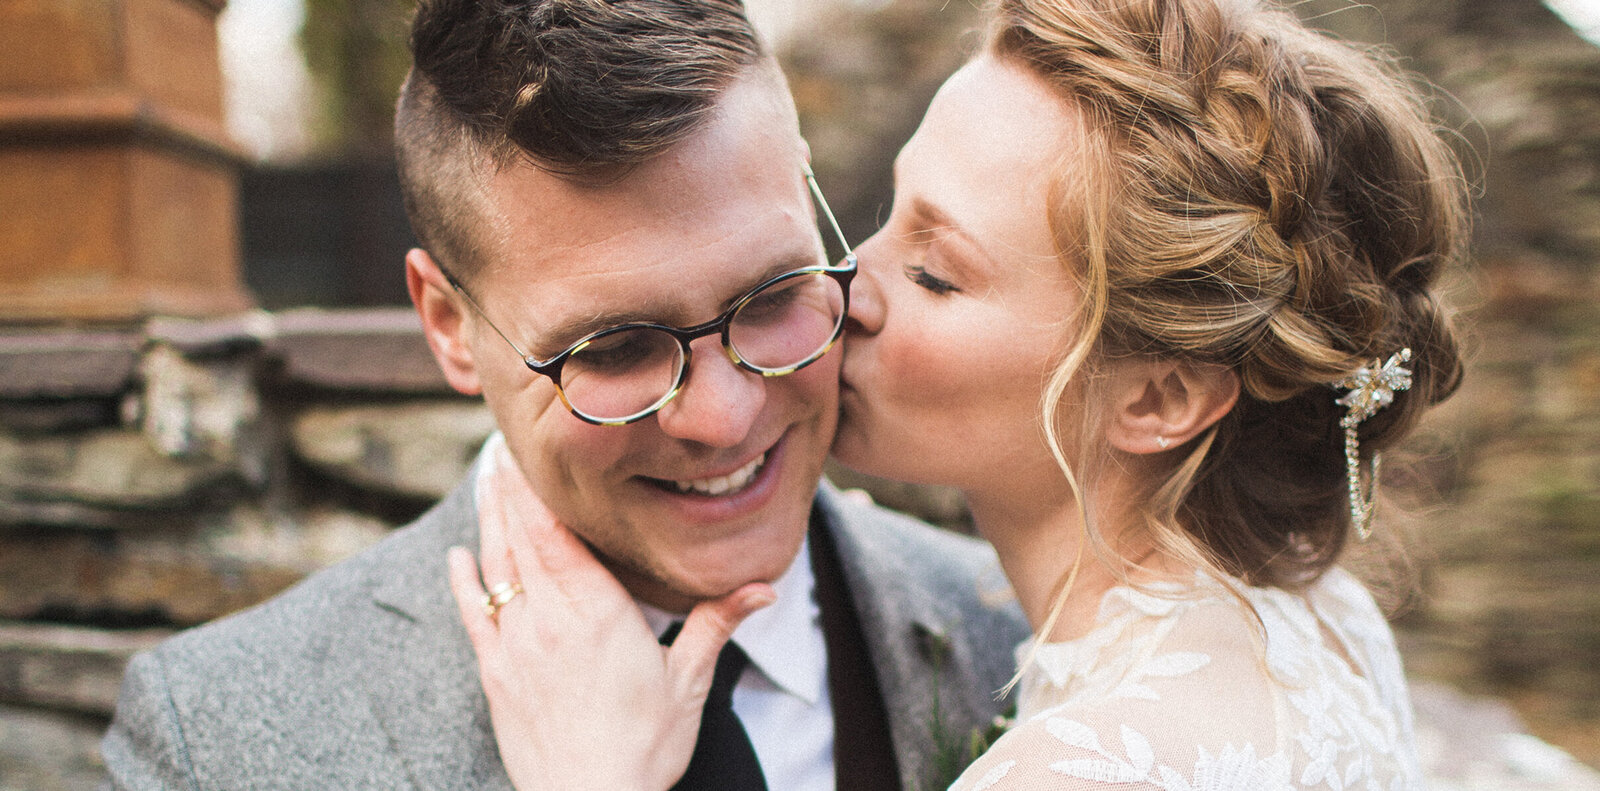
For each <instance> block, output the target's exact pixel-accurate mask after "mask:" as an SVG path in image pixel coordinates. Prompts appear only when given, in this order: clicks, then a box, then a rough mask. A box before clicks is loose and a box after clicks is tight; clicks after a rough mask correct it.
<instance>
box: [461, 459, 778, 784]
mask: <svg viewBox="0 0 1600 791" xmlns="http://www.w3.org/2000/svg"><path fill="white" fill-rule="evenodd" d="M497 445H498V447H496V448H494V449H492V450H491V452H490V453H488V454H486V457H485V460H486V462H488V463H489V464H490V469H489V470H486V471H485V473H484V474H483V475H481V476H480V477H479V484H478V493H477V494H478V523H479V529H480V532H481V541H482V546H481V557H482V564H483V565H482V572H483V573H482V580H483V582H487V583H488V584H489V585H490V586H496V585H498V584H500V583H508V584H511V585H520V586H521V592H520V593H518V594H517V595H514V596H512V597H511V598H510V600H509V601H505V602H504V604H502V605H500V606H499V607H498V608H495V610H494V611H493V612H491V611H490V608H488V607H486V606H485V601H486V599H485V597H486V595H487V593H486V592H485V590H484V584H483V582H480V581H479V574H478V572H479V568H478V564H477V563H475V562H474V561H473V558H472V554H471V553H470V552H468V551H467V550H466V549H463V548H461V547H455V548H453V549H451V550H450V556H449V561H450V585H451V590H452V592H453V593H454V595H455V599H456V604H457V606H458V607H459V608H460V610H461V620H462V622H463V623H464V624H465V625H466V629H467V636H468V637H469V638H470V639H471V640H472V647H473V649H474V650H475V651H476V653H477V656H478V671H479V675H480V676H481V678H482V680H483V691H484V694H485V695H486V696H487V697H488V700H489V717H490V720H491V721H492V723H493V724H494V732H495V740H496V741H497V742H498V744H499V747H500V756H501V759H502V760H503V761H504V762H505V766H506V771H507V773H508V774H510V776H511V781H512V784H513V785H515V786H516V787H517V788H519V789H522V791H532V790H533V789H547V788H560V789H606V791H615V790H616V789H637V790H638V791H650V790H653V789H665V788H668V787H670V786H671V785H672V784H673V783H674V782H676V781H677V779H678V778H679V777H680V776H682V775H683V771H684V769H685V768H686V767H687V766H688V765H689V756H690V754H691V753H692V752H693V751H694V742H695V736H696V734H697V732H698V730H699V723H700V710H701V707H702V706H703V705H704V701H705V696H706V693H707V692H708V691H709V690H710V688H711V677H712V674H713V671H714V670H715V669H716V661H717V654H718V652H719V651H721V649H722V646H723V644H724V643H726V642H727V640H728V638H729V636H731V635H732V634H733V630H734V628H735V627H737V626H738V625H739V623H740V622H741V621H743V620H744V618H745V617H746V616H748V615H749V614H750V613H752V612H754V611H756V610H758V609H760V608H762V607H764V606H766V605H768V604H770V603H771V602H772V601H773V598H774V594H773V592H772V589H771V587H769V586H767V585H765V584H762V583H751V584H748V585H745V586H743V587H741V588H739V589H738V590H735V591H734V592H733V593H730V594H728V595H727V596H724V597H722V598H720V599H715V600H712V601H706V602H701V603H700V604H699V605H697V606H696V607H695V608H694V610H693V611H691V612H690V613H689V616H688V618H687V619H686V620H685V622H684V625H683V629H682V631H681V632H680V633H679V635H678V637H677V639H676V640H675V641H674V642H673V644H672V647H671V648H670V649H669V648H665V647H663V646H661V645H660V644H659V643H658V642H657V641H656V638H655V635H654V634H652V633H651V631H650V628H649V626H648V625H646V623H645V620H644V615H643V614H642V613H641V612H640V611H639V608H638V606H637V605H636V604H635V603H634V601H633V599H632V598H631V597H630V596H629V595H628V593H627V591H626V590H624V589H623V588H622V585H621V584H619V583H618V582H617V580H616V578H615V577H613V576H612V575H611V573H610V572H608V571H607V570H606V569H605V567H603V566H601V565H600V563H599V561H597V560H596V559H595V557H594V555H593V553H591V552H590V551H589V549H588V547H586V546H585V545H584V544H583V543H582V542H581V541H579V540H578V538H577V537H576V536H575V535H573V534H572V532H571V531H569V530H568V529H567V528H566V527H565V526H563V525H561V524H558V523H557V522H556V520H555V517H553V516H552V515H551V514H550V512H549V511H548V510H546V508H545V507H544V503H542V502H541V501H540V500H539V498H538V496H537V495H535V494H534V492H533V490H532V489H531V488H530V487H529V486H528V483H527V480H526V478H524V477H523V475H522V471H521V470H520V469H519V468H518V467H517V464H516V462H515V461H514V460H513V459H512V457H511V455H510V453H509V451H507V450H506V447H505V445H504V443H503V442H498V443H497ZM501 598H502V599H504V596H502V597H501Z"/></svg>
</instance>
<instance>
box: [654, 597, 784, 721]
mask: <svg viewBox="0 0 1600 791" xmlns="http://www.w3.org/2000/svg"><path fill="white" fill-rule="evenodd" d="M777 598H778V595H777V593H775V592H774V591H773V590H772V586H771V585H768V584H766V583H764V582H752V583H749V584H746V585H743V586H741V587H740V588H739V589H737V590H735V591H734V592H733V593H730V594H728V595H726V596H723V597H722V598H720V599H711V600H708V601H703V602H700V603H699V604H696V605H695V606H694V609H693V610H690V611H689V617H687V618H685V619H684V621H683V630H682V631H680V632H679V633H678V637H677V639H676V640H674V641H673V642H672V647H671V648H670V649H668V651H667V674H668V675H669V676H670V677H672V680H673V683H674V685H675V686H676V687H677V688H678V689H679V690H680V692H681V693H682V694H683V695H684V696H685V698H688V699H693V701H694V702H695V704H696V708H698V706H699V704H700V702H701V701H703V700H704V698H705V696H706V693H707V692H708V691H710V689H711V677H712V675H713V674H714V673H715V672H716V669H717V655H718V654H720V653H721V652H722V646H723V645H724V644H725V643H727V642H728V639H729V638H731V637H733V631H734V630H735V629H737V628H739V624H741V623H743V622H744V619H745V618H748V617H750V614H751V613H753V612H755V611H756V610H759V609H761V608H762V607H765V606H767V605H769V604H771V603H773V602H774V601H777Z"/></svg>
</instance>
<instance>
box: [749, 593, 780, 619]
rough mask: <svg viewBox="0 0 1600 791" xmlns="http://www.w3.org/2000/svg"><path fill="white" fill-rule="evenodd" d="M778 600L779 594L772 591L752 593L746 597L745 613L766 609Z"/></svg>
mask: <svg viewBox="0 0 1600 791" xmlns="http://www.w3.org/2000/svg"><path fill="white" fill-rule="evenodd" d="M777 600H778V594H777V593H776V592H774V591H773V590H772V589H770V588H768V589H766V590H758V591H751V592H750V593H749V594H747V595H746V596H745V597H744V611H745V612H746V613H752V612H755V611H756V610H759V609H761V608H762V607H766V606H767V605H769V604H772V603H773V602H775V601H777Z"/></svg>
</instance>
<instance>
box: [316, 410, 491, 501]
mask: <svg viewBox="0 0 1600 791" xmlns="http://www.w3.org/2000/svg"><path fill="white" fill-rule="evenodd" d="M493 431H494V416H493V415H491V414H490V413H489V409H488V407H486V406H484V405H483V403H482V402H466V401H453V400H452V401H438V400H434V401H424V402H414V403H403V404H379V405H359V406H350V407H314V408H311V409H307V410H306V411H304V412H303V413H301V414H300V415H298V416H296V417H295V419H294V423H293V427H292V429H291V436H292V443H293V448H294V453H295V455H296V456H298V457H299V458H301V459H303V460H305V461H306V462H307V463H308V464H310V465H312V466H313V467H315V468H317V469H319V470H321V471H322V472H324V473H326V474H328V475H332V476H333V477H335V478H338V479H340V480H344V481H348V482H350V483H352V484H355V485H356V486H358V487H361V488H363V489H368V490H372V491H378V492H382V493H385V494H398V495H401V496H405V497H415V498H423V499H427V500H436V499H438V498H440V497H443V496H444V495H445V494H448V493H449V491H450V490H451V489H452V488H454V487H455V485H456V484H457V483H458V482H459V481H460V480H461V476H462V475H463V474H465V473H466V471H467V468H468V467H469V466H470V465H471V464H472V460H473V459H474V458H476V457H477V454H478V450H479V449H480V448H481V447H482V446H483V441H484V440H485V439H487V438H488V437H489V434H490V433H492V432H493Z"/></svg>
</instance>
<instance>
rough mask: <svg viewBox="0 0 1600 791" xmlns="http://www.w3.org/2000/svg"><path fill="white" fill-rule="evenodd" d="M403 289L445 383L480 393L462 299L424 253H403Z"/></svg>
mask: <svg viewBox="0 0 1600 791" xmlns="http://www.w3.org/2000/svg"><path fill="white" fill-rule="evenodd" d="M406 289H407V290H408V291H410V292H411V304H413V305H416V306H417V315H418V316H420V317H422V333H423V335H425V336H427V338H428V348H430V349H432V350H433V358H434V359H435V360H438V361H439V368H440V369H441V370H443V371H444V378H445V381H447V382H449V383H450V386H451V387H453V388H455V389H456V391H457V392H460V393H462V394H464V395H478V394H479V393H482V392H483V386H482V384H481V383H480V382H479V380H478V366H477V363H476V361H475V360H474V359H473V356H472V347H471V346H470V345H468V344H467V342H466V341H467V338H466V329H467V324H468V322H467V317H466V316H465V315H464V314H463V312H462V311H463V309H464V308H463V306H462V304H461V300H459V299H458V298H457V297H456V293H455V288H454V287H452V286H451V285H450V281H449V280H447V279H445V276H444V272H443V271H441V270H440V269H439V265H438V264H436V263H434V261H433V256H430V255H428V252H427V251H426V250H423V249H421V248H412V249H411V251H410V252H408V253H406Z"/></svg>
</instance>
